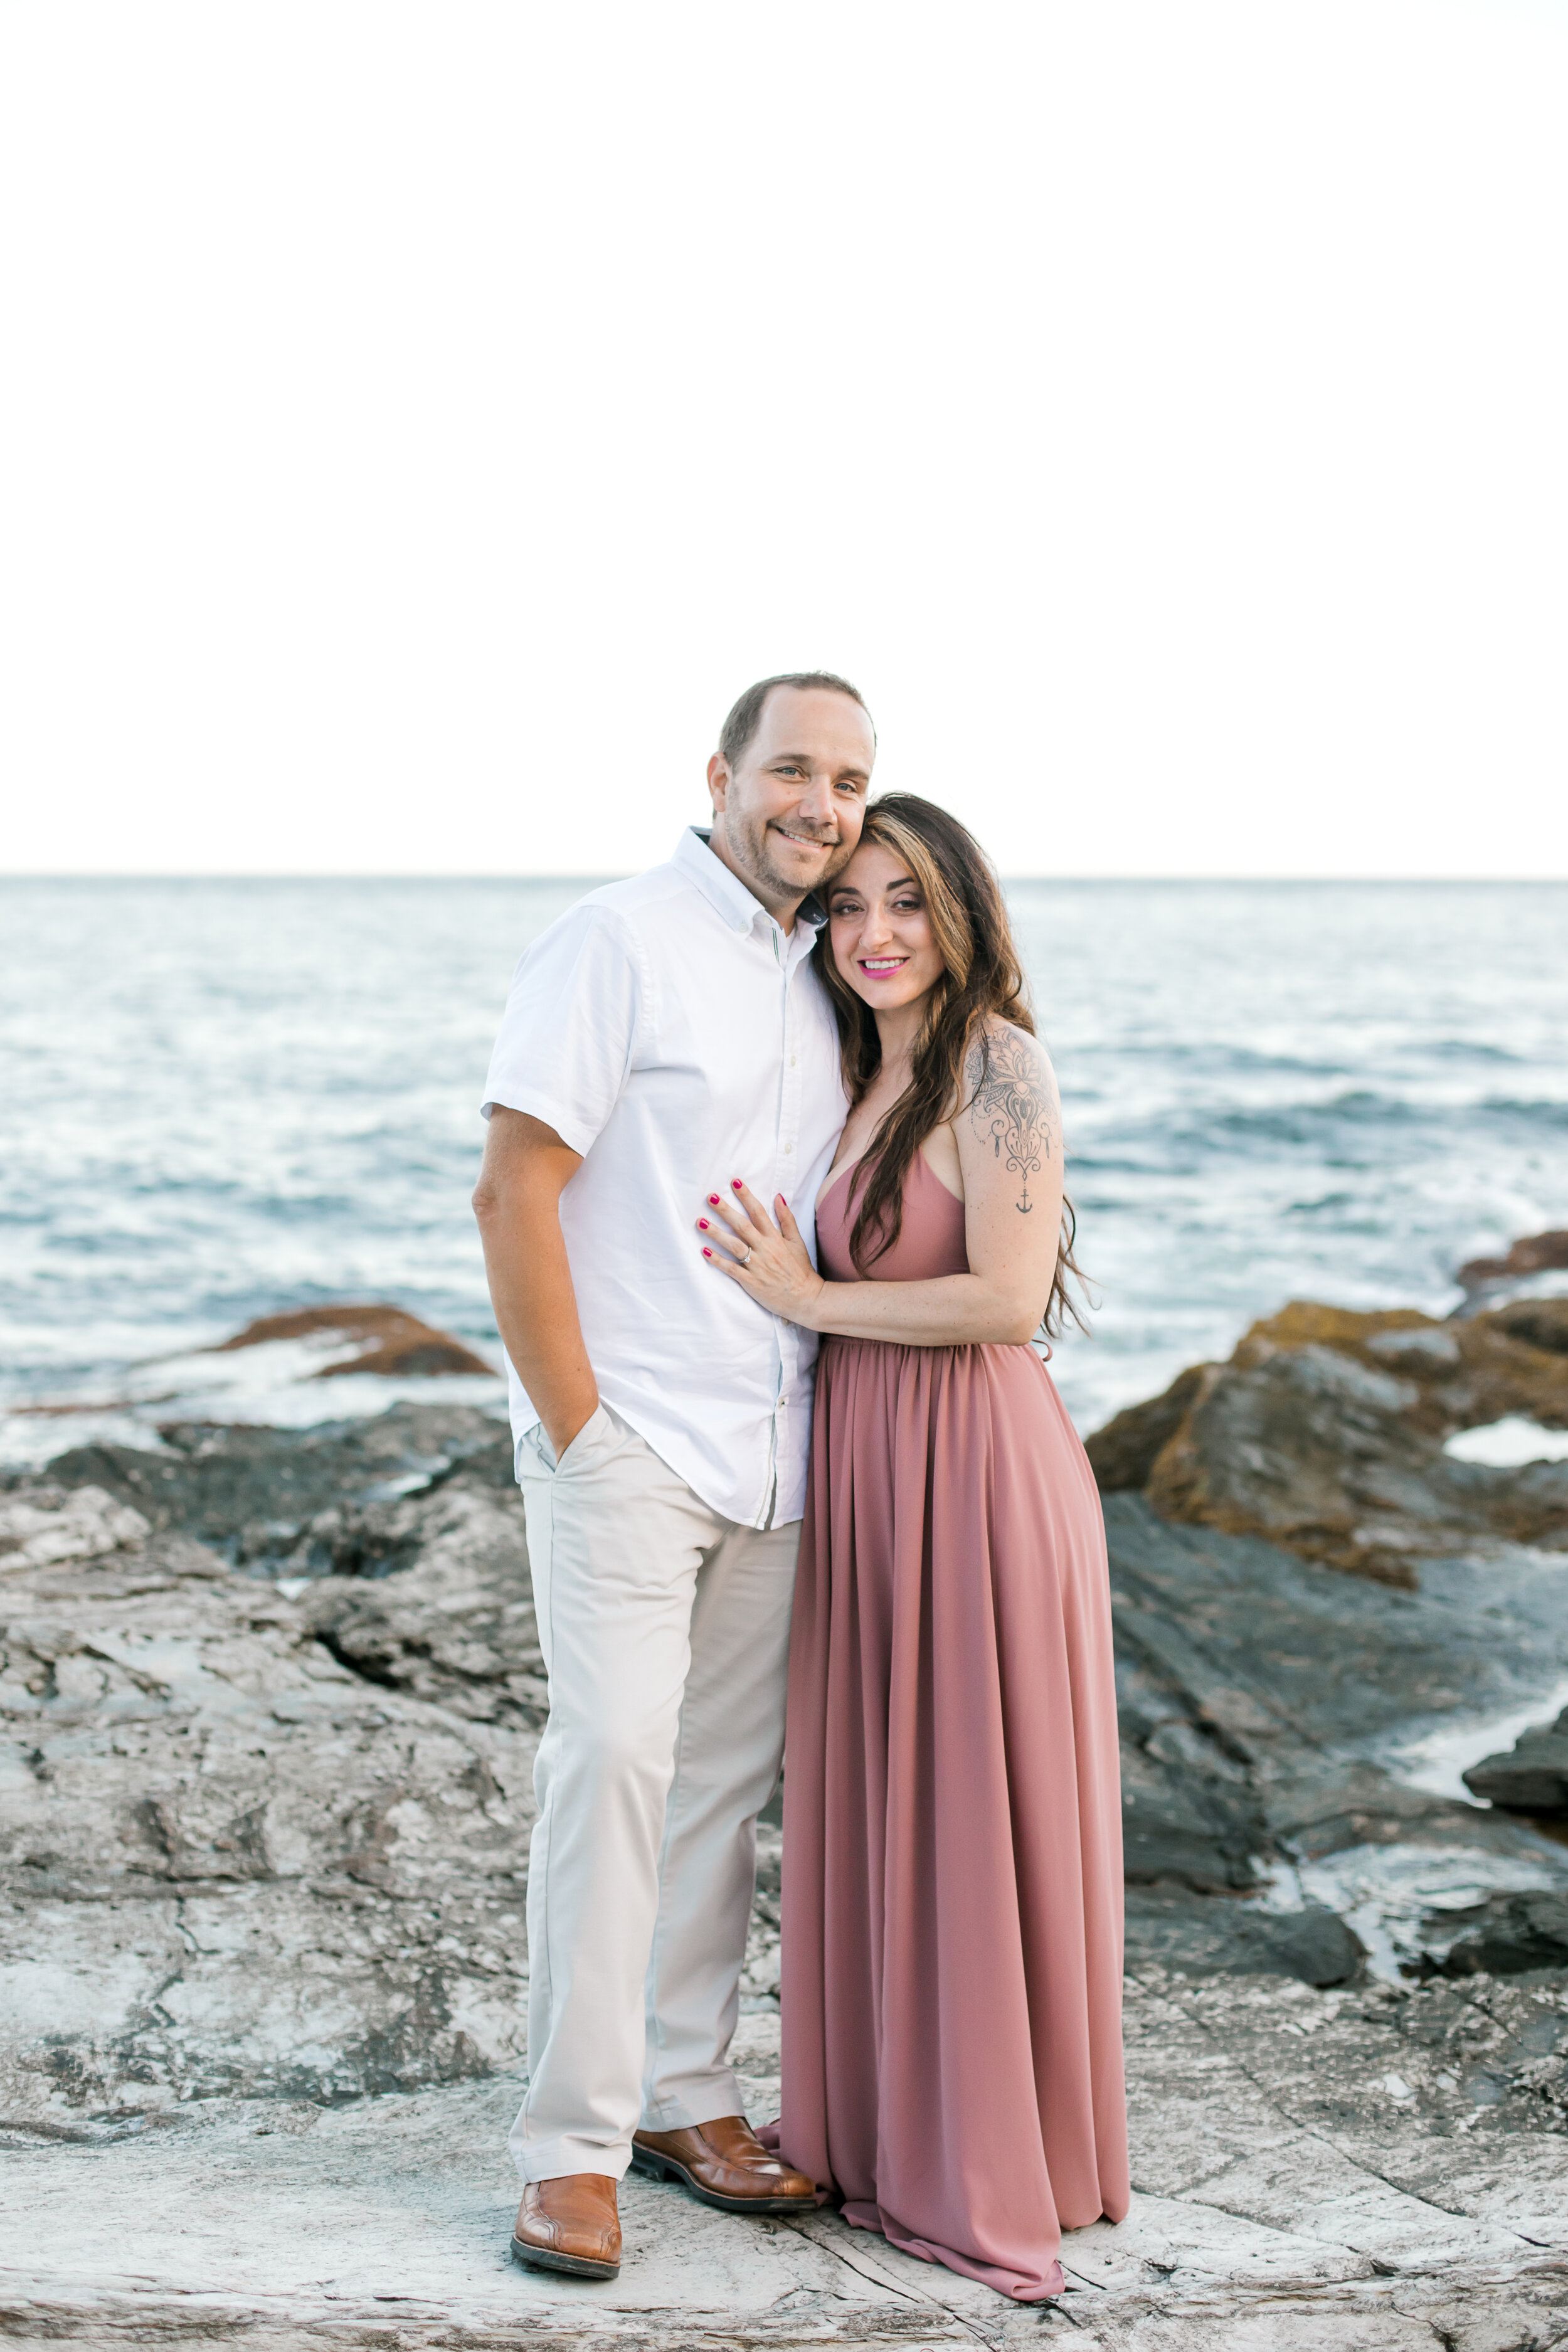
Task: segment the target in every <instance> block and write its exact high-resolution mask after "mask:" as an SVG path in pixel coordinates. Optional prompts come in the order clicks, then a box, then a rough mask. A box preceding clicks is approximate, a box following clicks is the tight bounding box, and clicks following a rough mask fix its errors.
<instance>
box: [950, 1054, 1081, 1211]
mask: <svg viewBox="0 0 1568 2352" xmlns="http://www.w3.org/2000/svg"><path fill="white" fill-rule="evenodd" d="M953 1131H954V1133H955V1135H956V1136H957V1138H958V1140H959V1145H960V1149H961V1150H963V1151H964V1152H965V1153H966V1154H968V1153H973V1152H974V1151H975V1150H977V1149H978V1148H980V1147H984V1150H986V1151H988V1152H989V1153H990V1155H991V1156H992V1157H993V1158H994V1160H996V1161H997V1162H998V1163H1000V1164H1001V1165H1002V1166H1003V1167H1005V1169H1007V1170H1008V1171H1011V1172H1013V1173H1015V1174H1019V1173H1024V1174H1029V1175H1032V1174H1033V1173H1034V1172H1035V1171H1037V1170H1038V1169H1040V1168H1042V1167H1043V1166H1044V1165H1045V1163H1046V1162H1047V1160H1059V1158H1060V1156H1061V1104H1060V1100H1059V1098H1058V1094H1057V1080H1056V1073H1055V1071H1054V1070H1053V1069H1052V1068H1051V1060H1050V1055H1048V1054H1047V1051H1046V1049H1045V1047H1044V1046H1043V1045H1041V1043H1040V1041H1039V1039H1038V1038H1037V1037H1032V1036H1031V1035H1030V1034H1029V1032H1028V1031H1027V1030H1026V1029H1020V1028H1018V1027H1017V1026H1016V1024H1015V1023H1013V1022H1011V1021H1004V1020H1002V1019H1001V1018H1000V1017H999V1016H997V1015H993V1016H992V1017H991V1018H990V1019H988V1020H987V1021H986V1022H985V1023H984V1024H983V1025H982V1026H980V1027H978V1028H977V1029H976V1031H975V1033H974V1035H973V1037H972V1038H971V1040H970V1045H969V1052H968V1054H967V1055H966V1057H965V1060H964V1066H963V1103H962V1105H961V1106H960V1108H959V1112H958V1115H957V1117H956V1118H955V1119H954V1121H953Z"/></svg>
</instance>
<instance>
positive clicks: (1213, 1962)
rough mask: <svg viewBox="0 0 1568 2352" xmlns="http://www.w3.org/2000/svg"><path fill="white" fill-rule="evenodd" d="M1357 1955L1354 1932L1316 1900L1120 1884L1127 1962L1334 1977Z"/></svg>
mask: <svg viewBox="0 0 1568 2352" xmlns="http://www.w3.org/2000/svg"><path fill="white" fill-rule="evenodd" d="M1365 1958H1366V1954H1365V1953H1364V1951H1363V1948H1362V1946H1361V1941H1360V1939H1359V1937H1356V1936H1354V1935H1352V1932H1351V1930H1350V1928H1348V1927H1346V1926H1345V1923H1344V1921H1343V1920H1342V1919H1341V1918H1340V1917H1339V1916H1337V1915H1336V1914H1335V1913H1334V1912H1332V1911H1329V1910H1326V1909H1324V1908H1323V1907H1322V1906H1321V1905H1317V1906H1310V1907H1309V1908H1308V1909H1306V1910H1302V1911H1283V1912H1281V1911H1265V1910H1262V1909H1260V1908H1259V1906H1258V1905H1256V1904H1250V1903H1225V1902H1208V1903H1205V1902H1200V1901H1197V1900H1195V1899H1194V1897H1193V1896H1192V1895H1180V1894H1174V1893H1163V1892H1155V1891H1153V1890H1152V1889H1147V1888H1144V1887H1130V1888H1129V1890H1128V1895H1127V1965H1128V1967H1129V1968H1130V1969H1131V1968H1134V1967H1137V1966H1139V1965H1141V1964H1143V1963H1147V1962H1149V1961H1156V1962H1158V1963H1159V1965H1160V1966H1161V1967H1163V1968H1168V1969H1180V1970H1181V1971H1182V1972H1183V1973H1184V1975H1188V1976H1215V1975H1235V1976H1268V1977H1295V1978H1296V1979H1298V1980H1299V1981H1300V1983H1302V1984H1310V1985H1341V1984H1349V1983H1350V1982H1351V1981H1352V1979H1353V1978H1354V1977H1356V1976H1357V1975H1359V1973H1360V1971H1361V1968H1362V1964H1363V1961H1364V1959H1365Z"/></svg>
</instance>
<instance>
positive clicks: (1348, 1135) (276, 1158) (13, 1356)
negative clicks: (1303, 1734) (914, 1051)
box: [0, 880, 1568, 1460]
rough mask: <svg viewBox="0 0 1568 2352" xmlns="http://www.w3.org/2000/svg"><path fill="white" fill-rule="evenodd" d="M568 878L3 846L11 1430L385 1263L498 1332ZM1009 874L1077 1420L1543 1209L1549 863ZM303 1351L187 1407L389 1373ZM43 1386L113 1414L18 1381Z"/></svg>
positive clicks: (1562, 1112)
mask: <svg viewBox="0 0 1568 2352" xmlns="http://www.w3.org/2000/svg"><path fill="white" fill-rule="evenodd" d="M585 887H589V886H588V885H587V884H586V883H583V882H571V881H557V880H550V881H472V882H461V881H459V882H451V881H438V882H417V881H363V882H356V881H338V880H333V881H318V882H310V881H252V882H247V881H144V880H134V881H36V880H9V881H5V882H0V941H3V945H0V1130H3V1136H4V1150H3V1153H0V1410H3V1411H5V1413H6V1414H7V1415H8V1416H9V1417H7V1418H5V1421H4V1424H3V1433H4V1441H5V1447H6V1450H7V1453H8V1454H9V1458H11V1459H13V1460H20V1459H24V1458H26V1459H37V1458H41V1457H42V1455H43V1454H44V1453H46V1452H50V1451H54V1450H57V1449H58V1446H60V1445H62V1444H68V1443H71V1442H73V1441H75V1440H76V1439H78V1438H79V1437H80V1436H81V1435H83V1434H85V1433H87V1432H88V1430H89V1427H98V1426H102V1427H104V1428H110V1427H112V1428H115V1429H118V1430H120V1431H121V1433H130V1431H131V1427H132V1424H134V1423H137V1422H138V1421H139V1422H140V1424H141V1426H142V1428H143V1430H144V1431H145V1432H146V1433H147V1435H148V1436H149V1437H150V1435H151V1421H152V1419H153V1418H155V1417H156V1412H157V1410H160V1409H161V1410H163V1411H164V1412H167V1411H168V1410H171V1409H172V1408H171V1407H170V1406H168V1405H167V1404H165V1405H164V1406H163V1407H162V1408H154V1407H153V1406H151V1405H149V1406H145V1407H143V1408H142V1410H141V1412H140V1413H139V1414H137V1413H132V1414H131V1415H130V1416H129V1417H128V1416H127V1415H126V1414H125V1413H124V1412H123V1410H122V1409H121V1405H120V1402H119V1401H120V1400H123V1399H125V1398H127V1397H130V1398H136V1397H153V1396H163V1397H165V1398H167V1397H169V1396H175V1397H179V1398H187V1399H188V1397H189V1396H190V1395H192V1394H195V1393H198V1392H199V1391H200V1385H201V1378H202V1375H201V1374H200V1372H199V1370H195V1369H193V1367H192V1365H191V1364H190V1363H189V1362H188V1361H187V1362H184V1363H180V1362H179V1361H178V1360H180V1359H182V1358H189V1357H190V1355H191V1353H192V1351H194V1350H198V1349H202V1348H204V1347H205V1346H207V1345H209V1344H210V1343H211V1342H213V1341H215V1340H216V1339H221V1338H223V1337H224V1336H226V1334H227V1333H229V1332H231V1331H232V1330H234V1329H235V1328H237V1326H238V1325H240V1324H242V1323H244V1322H246V1321H247V1320H248V1319H249V1318H252V1317H254V1316H258V1315H263V1314H268V1313H272V1312H275V1311H278V1310H280V1309H282V1308H285V1307H295V1306H301V1305H310V1304H316V1303H322V1302H326V1301H329V1300H331V1299H344V1298H356V1299H373V1298H375V1299H389V1300H394V1301H395V1302H397V1303H398V1304H400V1305H402V1306H404V1307H408V1308H410V1309H412V1310H413V1311H414V1312H415V1313H416V1314H418V1315H421V1316H424V1317H426V1318H427V1319H429V1320H430V1321H432V1322H435V1323H437V1324H440V1325H443V1326H444V1327H446V1328H448V1329H450V1330H452V1331H455V1332H457V1333H458V1334H459V1335H460V1336H461V1337H463V1338H464V1339H468V1341H469V1342H470V1343H471V1344H472V1345H474V1346H475V1347H476V1348H477V1349H479V1352H480V1353H482V1354H488V1355H489V1356H490V1357H492V1358H493V1357H494V1355H495V1352H496V1341H495V1333H494V1327H493V1325H492V1322H491V1320H490V1315H489V1302H488V1299H487V1297H486V1292H485V1286H484V1276H483V1271H482V1266H481V1262H480V1256H479V1245H478V1241H477V1238H476V1234H475V1231H474V1225H473V1220H472V1217H471V1215H470V1213H469V1209H468V1192H469V1190H470V1187H471V1185H472V1181H473V1177H474V1173H475V1170H476V1167H477V1164H478V1159H479V1149H480V1144H481V1140H482V1128H481V1123H480V1121H479V1117H478V1103H479V1091H480V1087H481V1083H482V1080H483V1076H484V1071H485V1065H486V1061H487V1058H488V1055H489V1045H490V1040H491V1035H492V1033H493V1030H494V1027H495V1024H496V1021H497V1018H498V1016H499V1013H500V1006H501V1003H502V1000H503V997H504V995H505V991H506V986H507V982H508V979H509V976H510V971H511V967H512V965H513V963H514V961H515V960H516V958H517V955H518V953H519V952H520V950H521V949H522V948H523V947H524V946H526V945H527V943H528V941H529V940H531V939H532V938H533V937H535V936H536V934H537V933H538V932H539V931H540V930H541V929H542V928H543V927H544V925H545V924H547V923H548V922H550V921H551V920H552V919H553V917H554V916H555V915H556V914H558V913H559V912H560V911H561V910H562V909H563V908H565V907H566V906H568V905H569V904H570V903H571V902H572V900H573V899H574V898H576V897H577V896H579V895H580V893H581V892H582V890H583V889H584V888H585ZM1009 896H1010V898H1011V903H1012V906H1013V910H1014V915H1015V919H1016V923H1017V927H1018V931H1019V935H1020V939H1021V941H1022V944H1023V947H1024V951H1025V955H1026V962H1027V966H1028V969H1029V972H1030V975H1031V981H1032V985H1033V988H1034V992H1035V997H1036V1003H1037V1010H1038V1015H1039V1024H1040V1027H1041V1030H1042V1033H1043V1034H1044V1035H1045V1036H1046V1038H1047V1042H1048V1044H1049V1045H1050V1048H1051V1051H1052V1054H1053V1055H1054V1057H1055V1060H1056V1065H1057V1069H1058V1076H1059V1079H1060V1082H1061V1088H1062V1094H1063V1099H1064V1106H1065V1115H1066V1123H1067V1133H1068V1179H1069V1188H1070V1190H1071V1192H1072V1194H1073V1197H1074V1200H1075V1202H1076V1203H1077V1208H1078V1213H1079V1256H1080V1259H1081V1261H1082V1263H1083V1264H1084V1265H1086V1266H1087V1267H1088V1268H1089V1270H1090V1271H1091V1273H1092V1275H1093V1276H1094V1279H1095V1296H1096V1297H1097V1298H1098V1300H1099V1307H1098V1311H1097V1312H1096V1314H1095V1315H1094V1317H1093V1318H1092V1325H1093V1333H1094V1336H1093V1337H1092V1338H1091V1339H1080V1338H1077V1337H1071V1338H1069V1339H1067V1340H1066V1341H1065V1342H1064V1343H1063V1344H1062V1345H1061V1346H1060V1348H1059V1349H1058V1353H1057V1358H1056V1363H1055V1366H1054V1369H1055V1371H1056V1374H1057V1377H1058V1381H1059V1382H1060V1384H1061V1387H1062V1391H1063V1393H1064V1395H1065V1397H1066V1399H1067V1402H1068V1407H1069V1409H1070V1410H1071V1412H1072V1413H1073V1415H1074V1418H1075V1419H1076V1421H1077V1423H1078V1424H1079V1428H1080V1429H1082V1430H1085V1431H1088V1430H1089V1429H1092V1428H1094V1427H1096V1426H1098V1424H1099V1423H1100V1422H1101V1421H1103V1420H1104V1419H1105V1418H1106V1416H1107V1415H1108V1414H1109V1413H1110V1412H1113V1411H1115V1410H1116V1409H1117V1407H1119V1406H1120V1405H1122V1404H1125V1403H1128V1402H1131V1401H1132V1400H1134V1399H1137V1398H1140V1397H1143V1396H1147V1395H1150V1394H1152V1393H1153V1392H1154V1391H1156V1390H1158V1389H1160V1388H1161V1387H1163V1385H1164V1384H1165V1382H1166V1381H1168V1380H1169V1379H1170V1378H1171V1377H1172V1376H1173V1373H1174V1372H1176V1371H1177V1370H1179V1369H1180V1368H1181V1367H1182V1366H1183V1365H1184V1364H1186V1363H1190V1362H1192V1361H1194V1360H1197V1359H1199V1358H1205V1357H1213V1356H1218V1355H1224V1354H1226V1353H1227V1352H1228V1351H1229V1349H1230V1348H1231V1347H1232V1345H1233V1344H1234V1342H1235V1340H1236V1339H1237V1336H1238V1335H1239V1334H1240V1332H1241V1331H1242V1330H1243V1329H1244V1328H1246V1326H1247V1324H1248V1323H1249V1322H1250V1321H1252V1320H1253V1319H1254V1318H1256V1317H1258V1316H1259V1315H1266V1314H1268V1313H1270V1312H1271V1311H1273V1310H1274V1309H1275V1308H1277V1307H1279V1306H1280V1305H1281V1304H1282V1303H1283V1302H1284V1301H1285V1300H1286V1299H1288V1298H1291V1297H1314V1298H1321V1299H1328V1300H1332V1301H1337V1302H1339V1303H1341V1304H1343V1305H1348V1306H1353V1307H1385V1306H1393V1305H1410V1306H1415V1307H1424V1308H1426V1310H1427V1311H1428V1312H1430V1313H1435V1314H1443V1313H1447V1312H1448V1311H1449V1310H1450V1309H1451V1308H1452V1307H1454V1306H1455V1305H1456V1304H1458V1299H1459V1293H1458V1290H1457V1288H1456V1287H1455V1286H1454V1283H1453V1280H1452V1276H1453V1272H1454V1269H1455V1267H1456V1266H1457V1265H1458V1264H1459V1262H1460V1261H1461V1260H1463V1259H1464V1258H1466V1257H1468V1256H1471V1255H1476V1254H1478V1253H1479V1252H1481V1251H1484V1250H1491V1249H1495V1248H1497V1247H1500V1246H1501V1245H1505V1244H1507V1242H1508V1241H1509V1240H1510V1239H1511V1238H1512V1237H1514V1236H1515V1235H1517V1234H1525V1233H1531V1232H1535V1231H1538V1230H1540V1229H1541V1228H1542V1226H1545V1225H1548V1224H1565V1223H1568V1052H1565V1040H1568V885H1561V884H1540V885H1531V884H1494V883H1487V884H1476V885H1468V886H1460V885H1448V884H1430V885H1421V884H1412V885H1385V884H1360V885H1353V884H1352V885H1345V884H1294V885H1292V884H1241V883H1236V884H1204V883H1173V884H1158V883H1049V882H1018V883H1014V884H1012V885H1010V886H1009ZM170 1360H176V1361H175V1364H174V1369H173V1370H171V1369H170ZM198 1361H199V1360H198ZM243 1361H244V1360H243V1359H238V1360H237V1359H235V1358H228V1359H225V1360H223V1362H224V1365H225V1368H226V1377H227V1378H228V1379H230V1380H231V1381H238V1380H239V1378H240V1374H239V1372H238V1370H236V1369H235V1368H236V1367H237V1366H238V1365H243ZM299 1370H300V1367H299V1365H298V1364H290V1363H289V1362H287V1361H284V1360H281V1359H277V1360H273V1361H272V1363H271V1364H270V1366H264V1365H262V1364H260V1363H258V1364H257V1365H256V1366H254V1367H252V1368H249V1369H248V1370H246V1371H245V1374H244V1378H245V1381H247V1382H248V1385H247V1386H244V1387H243V1388H238V1389H234V1388H231V1389H230V1390H227V1391H224V1392H223V1394H222V1395H221V1396H220V1397H219V1398H218V1399H217V1401H216V1404H215V1408H214V1409H216V1410H220V1411H222V1412H244V1413H245V1415H246V1417H248V1418H257V1419H259V1418H266V1417H269V1416H270V1417H277V1418H279V1419H283V1418H287V1419H290V1420H298V1419H300V1418H304V1417H308V1416H314V1415H319V1416H320V1417H321V1418H325V1417H327V1415H328V1414H329V1413H334V1412H342V1411H344V1410H349V1409H354V1410H365V1409H369V1408H370V1407H371V1406H373V1405H374V1404H376V1403H379V1402H385V1399H386V1396H387V1395H390V1394H391V1393H393V1392H395V1391H393V1390H392V1389H391V1388H390V1386H389V1385H387V1384H377V1383H372V1382H368V1381H363V1380H356V1379H353V1378H351V1379H348V1380H334V1381H330V1382H327V1383H324V1384H322V1383H320V1382H316V1383H311V1382H309V1381H300V1379H299V1378H298V1373H299ZM472 1386H473V1391H474V1392H475V1393H476V1394H479V1395H480V1396H482V1397H484V1398H485V1399H486V1401H490V1400H491V1399H493V1398H495V1397H497V1396H499V1384H498V1386H497V1387H496V1388H495V1389H493V1390H492V1389H491V1388H490V1387H489V1385H488V1384H486V1383H484V1382H475V1383H473V1384H472ZM425 1392H426V1393H432V1392H434V1391H433V1389H432V1386H431V1384H428V1383H426V1384H425ZM440 1392H441V1393H447V1394H450V1393H453V1392H454V1391H453V1390H452V1389H451V1388H450V1387H448V1386H447V1384H442V1386H441V1390H440ZM72 1401H74V1402H77V1403H80V1402H84V1401H89V1402H95V1403H101V1404H102V1405H103V1406H104V1408H105V1415H106V1417H102V1418H100V1417H95V1416H85V1417H84V1416H79V1415H78V1416H67V1417H62V1418H60V1419H58V1420H57V1419H54V1418H52V1417H50V1418H47V1419H44V1418H41V1417H39V1416H37V1414H36V1413H26V1414H23V1415H20V1416H17V1415H16V1410H15V1409H16V1407H18V1406H34V1407H36V1406H37V1405H38V1404H39V1403H41V1402H72Z"/></svg>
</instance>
